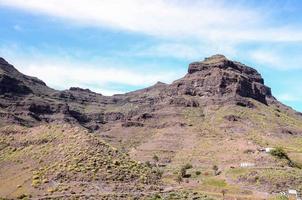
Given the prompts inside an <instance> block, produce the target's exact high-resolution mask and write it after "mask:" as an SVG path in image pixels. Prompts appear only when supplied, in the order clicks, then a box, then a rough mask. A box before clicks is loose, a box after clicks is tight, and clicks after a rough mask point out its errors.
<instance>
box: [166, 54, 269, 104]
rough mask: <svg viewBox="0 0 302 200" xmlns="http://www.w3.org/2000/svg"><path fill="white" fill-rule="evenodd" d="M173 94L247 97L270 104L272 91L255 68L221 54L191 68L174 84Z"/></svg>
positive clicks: (221, 98)
mask: <svg viewBox="0 0 302 200" xmlns="http://www.w3.org/2000/svg"><path fill="white" fill-rule="evenodd" d="M171 89H172V90H171V93H172V95H175V94H184V95H191V96H200V97H203V98H214V99H217V100H222V101H228V100H229V99H230V98H233V97H236V96H239V97H248V98H253V99H255V100H257V101H259V102H261V103H264V104H267V101H266V98H267V97H271V96H272V94H271V90H270V88H269V87H267V86H265V85H264V81H263V78H262V77H261V75H260V74H259V73H258V72H257V71H256V70H255V69H253V68H250V67H247V66H245V65H243V64H241V63H239V62H234V61H230V60H228V59H226V58H225V57H224V56H222V55H215V56H212V57H209V58H206V59H205V60H204V61H202V62H194V63H191V64H190V65H189V69H188V74H187V75H186V76H185V77H184V78H182V79H180V80H177V81H175V82H174V83H173V84H172V85H171Z"/></svg>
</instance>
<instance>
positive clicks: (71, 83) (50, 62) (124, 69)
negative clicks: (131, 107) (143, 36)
mask: <svg viewBox="0 0 302 200" xmlns="http://www.w3.org/2000/svg"><path fill="white" fill-rule="evenodd" d="M4 51H5V52H6V53H5V54H4V55H5V58H7V59H8V62H10V63H11V64H13V65H14V66H15V67H16V68H17V69H18V70H19V71H20V72H22V73H24V74H26V75H30V76H35V77H38V78H39V79H41V80H43V81H45V82H46V84H47V85H49V86H50V87H53V88H55V89H60V90H64V89H68V88H69V87H82V88H89V89H91V90H93V91H95V92H99V93H102V94H104V95H112V94H117V93H124V92H128V91H129V89H128V90H127V89H126V90H119V89H114V88H118V86H127V87H128V88H129V87H130V88H131V87H135V88H140V87H147V86H150V85H153V84H155V83H156V82H157V81H162V82H166V83H169V82H172V81H173V80H175V79H177V78H179V77H180V76H181V74H180V73H179V72H177V71H170V72H165V71H160V72H157V71H150V70H149V71H148V70H145V69H144V67H145V68H146V69H147V68H150V67H151V66H146V65H145V66H143V65H141V66H140V68H139V69H137V71H135V70H131V69H130V67H129V66H127V65H120V64H118V63H115V62H114V61H110V62H109V61H107V62H103V63H102V62H101V61H100V62H98V63H83V62H82V61H75V60H69V59H65V58H61V60H59V59H53V58H50V57H44V56H42V55H39V54H38V53H37V55H36V56H32V57H31V59H28V57H27V56H26V55H25V56H26V57H25V56H24V55H18V54H16V53H15V52H16V50H15V51H10V49H9V48H5V49H4V50H3V48H2V49H0V53H1V54H2V53H3V52H4ZM146 71H148V72H146Z"/></svg>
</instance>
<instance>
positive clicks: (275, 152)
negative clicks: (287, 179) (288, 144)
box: [270, 147, 301, 169]
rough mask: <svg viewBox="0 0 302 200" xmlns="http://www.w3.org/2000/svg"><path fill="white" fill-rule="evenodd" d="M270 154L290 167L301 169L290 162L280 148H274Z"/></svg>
mask: <svg viewBox="0 0 302 200" xmlns="http://www.w3.org/2000/svg"><path fill="white" fill-rule="evenodd" d="M270 154H271V155H272V156H274V157H276V158H278V159H284V160H287V162H288V165H289V166H290V167H296V168H299V169H301V166H300V165H299V164H297V163H296V162H294V161H292V160H291V159H290V158H289V156H288V155H287V153H286V151H285V150H284V149H283V148H282V147H276V148H275V149H273V150H271V151H270Z"/></svg>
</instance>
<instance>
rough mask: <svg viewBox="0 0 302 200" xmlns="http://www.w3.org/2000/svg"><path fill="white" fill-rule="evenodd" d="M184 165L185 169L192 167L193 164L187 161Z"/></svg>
mask: <svg viewBox="0 0 302 200" xmlns="http://www.w3.org/2000/svg"><path fill="white" fill-rule="evenodd" d="M183 167H184V168H185V169H191V168H192V167H193V166H192V165H191V164H189V163H187V164H185V165H184V166H183Z"/></svg>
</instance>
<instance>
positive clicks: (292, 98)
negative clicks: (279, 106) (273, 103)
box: [277, 93, 302, 102]
mask: <svg viewBox="0 0 302 200" xmlns="http://www.w3.org/2000/svg"><path fill="white" fill-rule="evenodd" d="M277 98H278V99H279V100H280V101H284V102H292V101H293V102H295V101H302V98H301V96H300V95H299V94H296V95H294V94H292V93H283V94H279V95H277Z"/></svg>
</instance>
